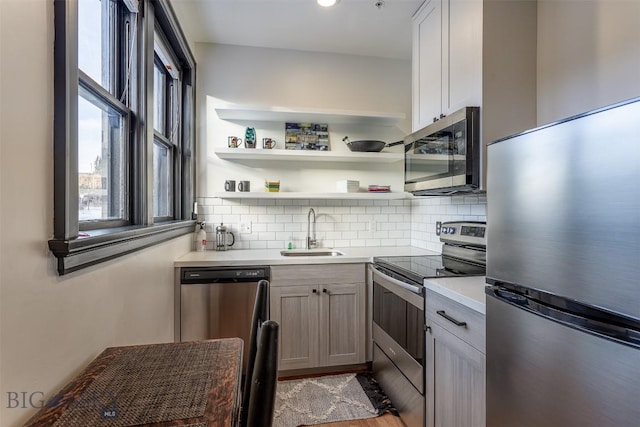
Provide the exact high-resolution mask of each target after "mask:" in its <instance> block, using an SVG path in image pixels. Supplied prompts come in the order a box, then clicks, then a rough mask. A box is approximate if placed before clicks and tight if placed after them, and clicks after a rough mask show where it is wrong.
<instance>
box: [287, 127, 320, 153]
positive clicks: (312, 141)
mask: <svg viewBox="0 0 640 427" xmlns="http://www.w3.org/2000/svg"><path fill="white" fill-rule="evenodd" d="M284 142H285V148H286V149H287V150H320V151H328V150H329V125H328V124H326V123H285V131H284Z"/></svg>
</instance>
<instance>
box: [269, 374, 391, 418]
mask: <svg viewBox="0 0 640 427" xmlns="http://www.w3.org/2000/svg"><path fill="white" fill-rule="evenodd" d="M385 412H391V413H394V414H396V415H397V411H396V410H395V408H393V407H392V406H391V402H390V401H389V399H388V398H387V397H386V396H385V395H384V393H383V392H382V390H381V389H380V387H379V386H378V384H377V382H376V381H375V380H374V379H373V376H372V375H371V374H369V373H362V374H341V375H325V376H321V377H315V378H304V379H300V380H290V381H278V387H277V392H276V404H275V411H274V419H273V426H274V427H298V426H306V425H313V424H322V423H329V422H333V421H344V420H355V419H363V418H373V417H377V416H379V415H382V414H383V413H385Z"/></svg>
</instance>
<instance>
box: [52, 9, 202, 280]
mask: <svg viewBox="0 0 640 427" xmlns="http://www.w3.org/2000/svg"><path fill="white" fill-rule="evenodd" d="M54 5H55V6H54V7H55V32H56V35H55V53H54V61H55V70H54V74H55V76H54V80H55V86H54V87H55V106H54V108H55V117H54V215H55V217H54V237H53V239H51V240H50V241H49V247H50V249H51V251H52V252H53V253H54V255H55V256H56V257H57V258H58V272H59V274H66V273H69V272H72V271H75V270H78V269H81V268H84V267H86V266H89V265H93V264H96V263H99V262H102V261H105V260H108V259H111V258H114V257H118V256H122V255H125V254H127V253H130V252H133V251H135V250H138V249H142V248H144V247H147V246H150V245H153V244H155V243H158V242H161V241H164V240H167V239H171V238H173V237H176V236H179V235H181V234H186V233H189V232H191V231H192V230H193V221H192V217H193V215H192V212H191V206H192V205H193V200H194V191H193V189H194V185H193V180H194V174H193V170H194V167H193V162H194V159H193V151H194V150H193V144H194V141H193V137H192V135H193V126H194V116H193V115H194V113H193V112H194V106H193V105H192V103H193V93H192V92H193V81H194V79H195V63H194V60H193V56H192V54H191V52H190V50H189V48H188V46H187V44H186V42H185V39H184V36H183V35H182V31H181V30H180V27H179V25H178V22H177V21H176V19H175V16H174V14H173V11H172V9H171V7H170V5H169V4H168V0H153V1H152V0H54Z"/></svg>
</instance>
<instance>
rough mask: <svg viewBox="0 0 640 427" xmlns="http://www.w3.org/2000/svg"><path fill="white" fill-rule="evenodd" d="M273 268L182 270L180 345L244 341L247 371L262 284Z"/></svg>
mask: <svg viewBox="0 0 640 427" xmlns="http://www.w3.org/2000/svg"><path fill="white" fill-rule="evenodd" d="M263 279H265V280H269V267H266V266H252V267H183V268H181V269H180V341H192V340H204V339H213V338H229V337H240V338H242V339H243V340H244V342H245V346H244V355H243V359H242V360H243V372H245V371H246V360H247V357H248V356H247V353H248V350H249V345H248V342H249V333H250V330H251V317H252V314H253V305H254V302H255V296H256V288H257V285H258V281H260V280H263Z"/></svg>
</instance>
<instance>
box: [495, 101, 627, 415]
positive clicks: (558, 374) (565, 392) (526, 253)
mask: <svg viewBox="0 0 640 427" xmlns="http://www.w3.org/2000/svg"><path fill="white" fill-rule="evenodd" d="M487 171H488V176H487V180H488V181H487V203H488V213H487V218H488V227H487V230H488V231H487V233H488V236H487V244H488V247H487V282H488V283H489V284H490V286H489V287H487V289H486V296H487V309H486V310H487V313H486V319H487V354H486V361H487V426H488V427H502V426H504V427H542V426H544V427H554V426H558V427H573V426H575V427H589V426H594V427H596V426H597V427H624V426H635V427H637V426H639V425H640V98H637V99H634V100H631V101H628V102H625V103H620V104H616V105H613V106H610V107H606V108H602V109H599V110H596V111H592V112H589V113H585V114H582V115H579V116H575V117H571V118H568V119H566V120H562V121H560V122H557V123H554V124H551V125H548V126H543V127H540V128H537V129H533V130H531V131H527V132H523V133H521V134H518V135H515V136H512V137H509V138H505V139H502V140H499V141H496V142H495V143H493V144H491V145H490V146H489V147H488V169H487Z"/></svg>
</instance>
